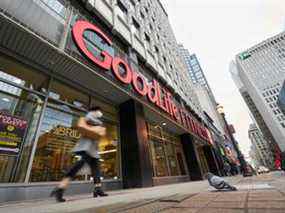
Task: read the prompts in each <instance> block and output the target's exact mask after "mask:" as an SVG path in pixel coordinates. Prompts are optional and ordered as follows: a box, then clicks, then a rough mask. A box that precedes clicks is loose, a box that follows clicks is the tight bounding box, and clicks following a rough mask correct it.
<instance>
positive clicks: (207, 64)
mask: <svg viewBox="0 0 285 213" xmlns="http://www.w3.org/2000/svg"><path fill="white" fill-rule="evenodd" d="M161 2H162V4H163V5H164V6H165V8H166V11H167V12H168V16H169V20H170V23H171V26H172V27H173V30H174V33H175V35H176V38H177V41H178V42H179V43H182V44H183V45H184V46H185V47H186V48H188V49H189V51H190V52H191V53H196V55H197V56H198V58H199V61H200V63H201V66H202V68H203V70H204V73H205V75H206V77H207V79H208V81H209V84H210V86H211V87H212V90H213V92H214V95H215V97H216V99H217V101H218V102H219V103H221V104H222V105H223V106H224V108H225V112H226V114H227V119H228V120H229V122H231V123H233V124H234V126H235V129H236V131H237V133H236V135H235V136H236V139H237V140H238V141H239V144H240V147H241V149H242V151H243V152H244V153H245V154H246V155H247V153H248V151H249V148H250V141H249V139H248V136H247V130H248V127H249V124H250V122H251V119H250V117H249V114H248V109H247V107H246V105H245V103H244V102H243V99H242V98H241V96H240V94H239V92H238V90H237V88H236V86H235V84H234V82H233V81H232V79H231V76H230V73H229V63H230V61H231V60H232V59H233V58H234V56H235V55H236V54H238V53H240V52H241V51H243V50H245V49H247V48H249V47H251V46H253V45H255V44H257V43H259V42H261V41H262V40H264V39H266V38H269V37H271V36H273V35H275V34H277V33H280V32H281V31H282V30H285V0H161Z"/></svg>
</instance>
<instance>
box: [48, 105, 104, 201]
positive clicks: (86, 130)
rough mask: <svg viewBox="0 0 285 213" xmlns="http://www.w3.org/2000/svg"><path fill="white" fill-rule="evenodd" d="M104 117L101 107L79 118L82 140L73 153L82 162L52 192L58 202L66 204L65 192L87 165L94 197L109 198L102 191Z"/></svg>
mask: <svg viewBox="0 0 285 213" xmlns="http://www.w3.org/2000/svg"><path fill="white" fill-rule="evenodd" d="M102 116H103V113H102V110H101V108H100V107H92V108H90V109H89V111H88V113H87V114H86V115H85V117H80V118H79V120H78V122H77V125H76V129H77V130H78V131H79V132H80V134H81V138H80V139H79V142H78V143H77V144H76V145H75V147H74V148H73V150H72V151H73V153H74V154H76V155H78V156H80V160H78V161H77V162H76V163H75V164H74V165H73V166H72V167H71V168H70V170H69V171H68V172H67V173H66V174H65V177H64V178H63V179H62V181H61V182H60V183H59V185H58V186H57V187H56V188H54V190H53V191H52V192H51V196H54V197H55V199H56V201H57V202H65V199H64V198H63V193H64V191H65V190H66V188H67V187H68V185H69V183H70V181H71V180H72V179H74V177H75V176H76V174H77V173H78V172H79V171H80V170H81V169H82V168H83V166H84V165H85V164H87V165H88V166H89V168H90V170H91V175H92V177H93V181H94V190H93V197H97V196H108V194H106V193H105V192H104V191H103V190H102V184H101V179H100V176H101V175H100V168H99V160H100V156H99V153H98V141H99V138H100V137H102V136H104V135H105V134H106V128H105V127H104V126H103V122H102V120H101V118H102Z"/></svg>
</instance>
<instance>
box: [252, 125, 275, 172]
mask: <svg viewBox="0 0 285 213" xmlns="http://www.w3.org/2000/svg"><path fill="white" fill-rule="evenodd" d="M248 137H249V139H250V141H251V144H252V146H251V150H252V151H253V154H254V156H255V159H256V160H257V161H258V164H259V166H266V167H268V168H270V169H273V168H274V158H273V155H272V152H271V150H270V148H269V145H268V143H267V141H266V140H265V139H264V137H263V135H262V133H261V131H260V130H259V129H258V127H257V126H256V124H250V126H249V129H248Z"/></svg>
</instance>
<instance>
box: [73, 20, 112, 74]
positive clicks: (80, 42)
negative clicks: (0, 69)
mask: <svg viewBox="0 0 285 213" xmlns="http://www.w3.org/2000/svg"><path fill="white" fill-rule="evenodd" d="M86 30H90V31H93V32H95V33H97V34H98V35H99V36H100V37H101V38H102V39H104V40H105V41H106V42H107V44H109V45H112V42H111V40H110V39H109V38H108V37H107V36H106V35H105V34H104V33H103V32H102V31H101V30H100V29H99V28H98V27H96V26H95V25H93V24H91V23H89V22H87V21H83V20H81V21H77V22H76V23H75V24H74V26H73V28H72V35H73V39H74V42H75V43H76V45H77V46H78V48H79V49H80V50H81V51H82V52H83V54H84V55H85V56H87V58H89V59H90V60H91V61H93V62H94V63H95V64H97V65H98V66H100V67H102V68H104V69H106V70H109V69H110V68H111V63H112V56H110V55H109V54H108V53H107V52H106V51H102V52H101V55H102V56H103V58H104V60H103V61H101V60H99V59H98V58H96V57H95V56H94V55H93V54H92V53H91V52H90V51H89V50H88V49H87V47H86V44H85V41H84V37H83V34H84V32H85V31H86Z"/></svg>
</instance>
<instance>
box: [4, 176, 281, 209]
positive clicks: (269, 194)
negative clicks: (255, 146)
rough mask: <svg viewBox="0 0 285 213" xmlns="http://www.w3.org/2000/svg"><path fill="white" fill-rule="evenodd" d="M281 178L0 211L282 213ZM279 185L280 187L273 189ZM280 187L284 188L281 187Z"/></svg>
mask: <svg viewBox="0 0 285 213" xmlns="http://www.w3.org/2000/svg"><path fill="white" fill-rule="evenodd" d="M283 179H284V177H282V176H280V175H272V174H266V175H262V176H258V177H249V178H243V177H241V176H238V177H232V178H228V181H229V182H230V183H232V184H234V185H236V186H237V187H238V189H239V191H237V192H216V191H211V189H210V188H209V186H208V183H207V181H199V182H189V183H180V184H173V185H166V186H158V187H152V188H144V189H132V190H120V191H114V192H110V196H109V197H104V198H92V197H91V195H81V196H73V197H66V198H67V199H68V202H66V203H55V201H54V200H52V199H48V200H38V201H29V202H20V203H6V204H4V205H2V206H0V212H1V213H2V212H5V213H9V212H13V213H23V212H25V213H26V212H30V213H33V212H35V213H41V212H78V213H79V212H80V213H81V212H82V213H93V212H102V213H103V212H127V213H136V212H138V213H139V212H143V213H148V212H165V213H169V212H199V213H200V212H209V213H211V212H234V213H235V212H258V213H259V212H261V213H262V212H273V213H274V212H280V213H281V212H285V202H284V201H285V196H284V195H285V193H284V192H283V191H282V190H280V189H283V188H284V189H285V181H284V180H283ZM276 183H278V184H279V185H280V187H278V188H276V187H274V184H276ZM281 186H284V187H283V188H282V187H281ZM284 191H285V190H284Z"/></svg>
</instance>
